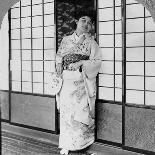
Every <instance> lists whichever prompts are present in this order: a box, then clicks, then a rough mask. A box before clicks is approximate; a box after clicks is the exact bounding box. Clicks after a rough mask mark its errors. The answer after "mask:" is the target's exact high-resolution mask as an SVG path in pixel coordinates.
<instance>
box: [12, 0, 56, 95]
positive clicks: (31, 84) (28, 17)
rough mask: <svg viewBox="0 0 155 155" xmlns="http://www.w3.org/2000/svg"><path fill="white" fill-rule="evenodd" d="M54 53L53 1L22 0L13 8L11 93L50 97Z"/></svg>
mask: <svg viewBox="0 0 155 155" xmlns="http://www.w3.org/2000/svg"><path fill="white" fill-rule="evenodd" d="M55 53H56V47H55V24H54V0H22V1H20V2H19V3H17V4H16V5H15V6H13V7H12V8H11V71H12V81H11V82H12V91H19V92H28V93H37V94H51V92H52V90H51V89H50V87H49V83H50V80H49V79H50V75H51V72H54V69H55Z"/></svg>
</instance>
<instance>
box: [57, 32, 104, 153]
mask: <svg viewBox="0 0 155 155" xmlns="http://www.w3.org/2000/svg"><path fill="white" fill-rule="evenodd" d="M78 40H79V37H78V36H77V35H76V33H73V34H72V35H70V36H66V37H64V38H63V40H62V42H61V45H60V48H59V50H58V52H57V55H56V63H62V67H63V72H62V78H63V85H62V88H61V90H60V92H59V93H58V94H57V97H56V98H57V108H58V109H60V137H59V148H65V149H68V150H81V149H84V148H86V147H87V146H89V145H91V144H92V143H93V142H94V117H93V116H92V114H93V113H95V110H94V109H95V108H94V107H95V99H96V75H97V73H98V72H99V69H100V65H101V53H100V52H99V48H98V45H97V43H96V42H95V40H94V39H93V38H92V37H91V36H89V37H87V38H86V39H85V40H84V42H83V43H82V45H80V46H77V44H76V43H77V42H78ZM80 60H85V61H84V65H83V67H82V68H80V69H78V70H76V71H71V70H69V69H68V66H69V64H70V63H74V62H78V61H80Z"/></svg>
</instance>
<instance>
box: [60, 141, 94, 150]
mask: <svg viewBox="0 0 155 155" xmlns="http://www.w3.org/2000/svg"><path fill="white" fill-rule="evenodd" d="M94 141H95V140H94V139H93V140H91V141H90V142H88V143H87V144H85V145H84V146H83V147H80V148H76V149H75V148H63V147H60V146H58V148H59V149H67V150H69V151H79V150H83V149H85V148H87V147H88V146H90V145H92V144H93V143H94Z"/></svg>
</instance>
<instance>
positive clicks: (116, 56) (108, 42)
mask: <svg viewBox="0 0 155 155" xmlns="http://www.w3.org/2000/svg"><path fill="white" fill-rule="evenodd" d="M98 16H99V17H98V18H99V46H100V48H101V52H102V68H101V70H100V74H99V99H103V100H110V101H119V102H121V101H122V62H121V61H122V32H121V31H122V30H121V0H117V1H114V0H99V1H98Z"/></svg>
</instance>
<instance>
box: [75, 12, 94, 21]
mask: <svg viewBox="0 0 155 155" xmlns="http://www.w3.org/2000/svg"><path fill="white" fill-rule="evenodd" d="M83 16H88V17H90V19H91V21H92V23H94V22H95V20H96V14H95V11H94V10H88V9H87V10H86V9H82V10H77V11H76V12H75V13H74V18H75V19H76V20H79V19H80V18H81V17H83Z"/></svg>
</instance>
